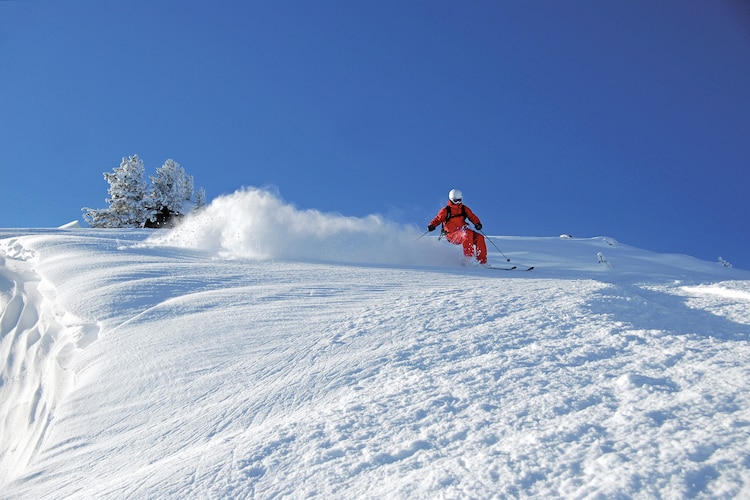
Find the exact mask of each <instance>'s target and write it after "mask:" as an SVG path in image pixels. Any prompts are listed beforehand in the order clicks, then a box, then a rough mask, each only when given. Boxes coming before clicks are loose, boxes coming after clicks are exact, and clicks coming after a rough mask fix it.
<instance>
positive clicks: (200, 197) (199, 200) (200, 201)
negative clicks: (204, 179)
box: [195, 188, 206, 210]
mask: <svg viewBox="0 0 750 500" xmlns="http://www.w3.org/2000/svg"><path fill="white" fill-rule="evenodd" d="M205 206H206V190H205V189H203V188H200V189H199V190H198V192H197V193H195V210H199V209H201V208H203V207H205Z"/></svg>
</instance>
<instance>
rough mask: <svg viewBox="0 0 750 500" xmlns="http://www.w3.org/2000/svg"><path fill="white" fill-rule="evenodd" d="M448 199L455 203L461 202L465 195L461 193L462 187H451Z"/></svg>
mask: <svg viewBox="0 0 750 500" xmlns="http://www.w3.org/2000/svg"><path fill="white" fill-rule="evenodd" d="M448 199H449V200H451V201H452V202H453V203H461V201H463V199H464V195H463V194H462V193H461V190H460V189H451V192H450V193H448Z"/></svg>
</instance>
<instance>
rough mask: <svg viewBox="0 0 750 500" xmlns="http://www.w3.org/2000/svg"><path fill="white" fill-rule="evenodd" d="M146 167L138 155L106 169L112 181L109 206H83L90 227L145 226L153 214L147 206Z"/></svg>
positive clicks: (105, 175) (109, 181) (110, 182)
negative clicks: (93, 207)
mask: <svg viewBox="0 0 750 500" xmlns="http://www.w3.org/2000/svg"><path fill="white" fill-rule="evenodd" d="M144 172H145V167H144V166H143V161H142V160H141V159H140V158H138V155H133V156H131V157H129V158H123V159H122V162H121V163H120V166H119V167H115V168H114V169H113V171H112V172H105V173H104V179H105V180H106V181H107V182H108V183H109V189H108V190H107V192H108V193H109V195H110V198H108V199H107V200H106V201H107V203H109V208H104V209H92V208H84V209H83V211H84V212H85V213H84V215H83V217H84V219H85V220H86V222H87V223H88V224H89V226H91V227H143V225H144V223H145V222H146V220H147V219H148V218H149V217H150V216H151V215H152V212H151V210H150V209H149V208H148V207H147V202H146V200H147V198H146V181H145V180H144V179H143V175H144Z"/></svg>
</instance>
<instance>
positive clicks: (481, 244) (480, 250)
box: [473, 232, 487, 264]
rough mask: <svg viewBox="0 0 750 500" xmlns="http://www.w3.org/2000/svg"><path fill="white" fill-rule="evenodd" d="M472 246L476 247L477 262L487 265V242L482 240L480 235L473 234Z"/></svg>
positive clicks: (482, 237)
mask: <svg viewBox="0 0 750 500" xmlns="http://www.w3.org/2000/svg"><path fill="white" fill-rule="evenodd" d="M473 239H474V244H475V245H476V247H477V260H478V261H479V262H481V263H482V264H486V263H487V242H486V241H485V240H484V236H483V235H482V234H480V233H477V232H474V238H473Z"/></svg>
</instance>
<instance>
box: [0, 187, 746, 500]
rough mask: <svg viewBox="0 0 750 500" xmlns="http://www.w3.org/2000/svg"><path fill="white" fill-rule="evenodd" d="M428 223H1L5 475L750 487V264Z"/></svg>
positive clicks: (74, 489)
mask: <svg viewBox="0 0 750 500" xmlns="http://www.w3.org/2000/svg"><path fill="white" fill-rule="evenodd" d="M419 234H420V232H419V230H417V229H415V228H408V227H401V226H397V225H394V224H391V223H388V222H387V221H384V220H382V219H381V218H379V217H375V216H373V217H366V218H361V219H360V218H350V217H343V216H339V215H334V214H322V213H318V212H315V211H299V210H296V209H294V208H293V207H291V206H289V205H286V204H284V203H283V202H281V201H280V200H279V198H278V197H276V196H274V195H272V194H270V193H268V192H264V191H260V190H246V191H243V192H241V193H236V194H234V195H230V196H227V197H224V198H221V199H219V200H217V201H216V202H215V203H214V204H212V205H211V206H210V207H208V208H207V209H206V210H205V211H204V212H203V213H201V214H198V215H197V216H196V217H194V218H191V219H189V220H187V221H186V222H185V224H184V225H182V226H181V227H179V228H177V229H175V230H174V231H172V232H165V233H154V232H152V231H148V230H103V229H101V230H92V229H76V228H69V229H30V230H12V229H0V311H2V312H1V313H0V363H2V364H1V365H0V369H1V371H0V376H1V377H2V379H1V380H2V384H0V421H1V422H2V427H0V492H2V493H0V496H2V497H3V498H8V499H25V498H61V497H78V498H126V497H130V498H132V497H139V498H141V497H143V498H185V497H202V498H254V497H257V498H271V497H282V496H283V497H291V498H307V497H310V496H320V497H324V498H385V497H388V498H505V497H530V496H535V497H547V498H549V497H567V498H590V497H628V498H630V497H635V498H654V497H657V498H708V497H743V496H748V495H749V494H750V473H749V472H748V470H750V391H749V390H748V389H750V382H749V381H750V341H749V338H750V273H748V272H746V271H742V270H739V269H731V268H726V267H723V266H721V265H719V264H717V263H710V262H703V261H699V260H697V259H693V258H692V257H689V256H684V255H663V254H655V253H653V252H648V251H646V250H642V249H637V248H633V247H629V246H627V245H624V244H622V243H619V242H617V241H616V240H614V239H613V238H608V237H596V238H584V239H577V238H565V239H563V238H559V237H554V238H552V237H550V238H518V237H510V236H505V237H493V238H492V239H493V241H494V242H496V243H497V244H498V245H499V246H501V248H502V250H503V253H505V254H506V255H507V256H508V257H510V258H511V260H512V261H513V262H519V263H526V264H533V265H535V266H536V270H534V271H533V272H530V273H522V272H514V271H511V272H505V271H492V270H487V269H482V268H476V267H472V266H462V265H461V263H462V259H461V258H460V250H458V249H457V248H456V247H453V246H450V245H447V244H445V243H444V242H442V243H441V242H438V241H436V238H435V237H432V236H431V237H425V238H422V239H421V240H417V239H416V237H418V236H419ZM389 244H393V245H399V246H400V247H399V248H398V249H397V250H393V249H392V248H389ZM492 250H493V247H492V246H490V259H491V260H495V262H502V261H503V260H504V258H503V257H501V256H500V255H499V254H498V253H497V252H493V251H492ZM602 257H603V259H604V260H606V264H605V262H603V261H602ZM409 262H415V264H409Z"/></svg>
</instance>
